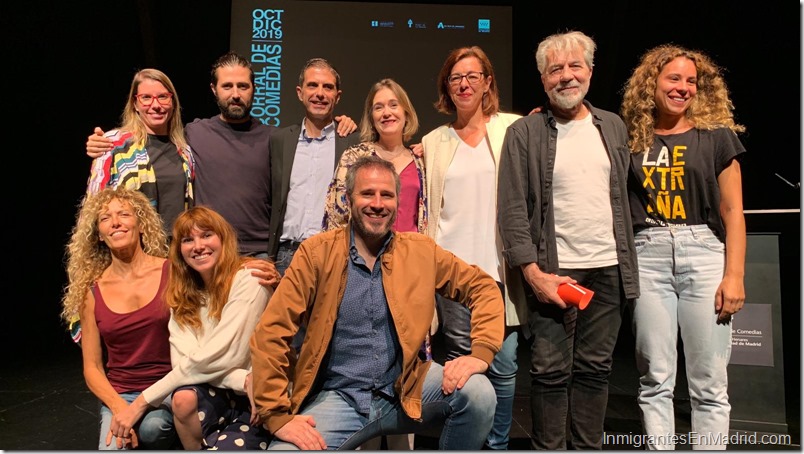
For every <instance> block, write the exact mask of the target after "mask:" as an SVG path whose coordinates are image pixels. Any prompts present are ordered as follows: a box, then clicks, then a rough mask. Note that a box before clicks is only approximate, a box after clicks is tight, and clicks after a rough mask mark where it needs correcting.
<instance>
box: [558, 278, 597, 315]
mask: <svg viewBox="0 0 804 454" xmlns="http://www.w3.org/2000/svg"><path fill="white" fill-rule="evenodd" d="M594 294H595V292H593V291H591V290H589V289H588V288H586V287H582V286H580V285H578V284H561V285H559V286H558V296H560V297H561V299H562V300H563V301H564V302H565V303H567V304H571V305H573V306H577V307H578V309H580V310H584V309H586V306H588V305H589V301H591V300H592V296H594Z"/></svg>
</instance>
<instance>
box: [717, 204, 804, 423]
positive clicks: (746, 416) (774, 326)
mask: <svg viewBox="0 0 804 454" xmlns="http://www.w3.org/2000/svg"><path fill="white" fill-rule="evenodd" d="M799 225H800V211H799V210H757V211H753V212H752V211H746V226H747V228H748V231H749V233H748V235H747V249H746V264H745V292H746V300H745V306H744V308H743V309H742V310H741V311H740V312H739V313H737V314H736V315H735V317H734V319H733V321H732V353H731V361H730V363H729V402H730V403H731V407H732V408H731V430H732V431H756V432H766V433H777V434H787V433H788V425H787V417H786V415H787V411H788V410H795V413H796V414H798V413H800V408H799V407H800V391H799V389H798V388H797V387H796V389H791V388H792V386H787V387H786V386H785V383H786V382H787V383H800V378H795V377H800V373H799V371H798V366H799V365H800V357H799V351H800V347H799V343H800V339H795V338H796V337H797V336H798V335H799V333H800V327H799V320H800V318H799V316H797V315H796V314H800V308H799V305H800V301H801V298H800V292H799V289H798V285H797V284H798V280H795V281H792V282H791V281H788V282H787V284H788V285H787V288H786V289H785V291H784V292H783V286H782V275H784V276H786V277H788V276H791V275H793V273H795V276H796V278H795V279H797V276H798V270H799V269H800V264H799V263H798V262H796V263H791V261H792V260H793V259H796V260H797V261H800V254H799V248H798V247H797V245H798V243H799V242H800V240H799V238H798V235H799V231H798V226H799ZM771 226H772V227H773V228H771ZM780 247H783V248H784V249H783V251H784V252H783V253H780V250H781V249H780ZM780 264H783V265H784V266H785V270H784V271H785V272H784V273H783V272H782V270H781V266H780ZM791 268H795V269H791ZM794 287H795V288H794ZM794 292H795V293H798V295H797V296H793V293H794ZM783 301H784V303H785V305H784V306H783ZM790 305H794V306H795V307H790ZM783 320H787V323H788V325H789V326H784V323H783ZM786 330H788V331H790V333H789V334H788V335H785V331H786ZM785 338H787V339H788V340H789V341H788V342H785ZM788 346H789V347H791V348H790V349H789V351H788V348H787V347H788ZM791 354H792V355H794V356H792V357H790V358H785V355H791ZM785 364H788V366H792V367H788V368H789V369H791V370H789V371H787V376H786V375H785V374H786V368H785ZM788 394H790V395H788ZM789 405H792V406H791V408H787V407H788V406H789Z"/></svg>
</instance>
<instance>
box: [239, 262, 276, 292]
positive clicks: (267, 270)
mask: <svg viewBox="0 0 804 454" xmlns="http://www.w3.org/2000/svg"><path fill="white" fill-rule="evenodd" d="M245 267H246V269H248V270H251V275H252V276H254V277H256V278H257V279H259V280H260V285H262V286H263V287H265V288H267V289H268V290H273V289H275V288H276V286H277V285H279V271H277V270H276V266H275V265H274V263H273V262H271V261H268V260H265V259H258V258H254V257H251V258H250V259H249V260H248V261H247V262H246V264H245Z"/></svg>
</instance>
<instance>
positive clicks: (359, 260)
mask: <svg viewBox="0 0 804 454" xmlns="http://www.w3.org/2000/svg"><path fill="white" fill-rule="evenodd" d="M393 237H394V232H393V230H392V231H390V232H388V235H387V236H386V237H385V241H384V242H383V243H382V247H381V248H380V252H379V253H378V254H377V262H376V263H380V262H381V261H382V260H381V258H382V254H383V253H384V252H385V250H386V249H387V248H388V245H389V244H390V243H391V238H393ZM349 258H350V259H351V260H352V263H354V264H355V265H363V266H366V261H365V260H363V257H361V256H360V254H359V253H358V252H357V246H355V229H354V228H350V229H349Z"/></svg>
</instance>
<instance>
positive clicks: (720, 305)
mask: <svg viewBox="0 0 804 454" xmlns="http://www.w3.org/2000/svg"><path fill="white" fill-rule="evenodd" d="M743 304H745V285H744V283H743V279H741V278H735V277H731V276H729V275H728V274H727V275H726V276H724V277H723V280H722V281H721V282H720V285H719V286H718V287H717V292H715V312H716V313H717V314H718V316H717V321H718V323H728V322H729V321H730V320H731V316H732V315H734V314H736V313H737V312H739V311H740V309H742V308H743Z"/></svg>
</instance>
